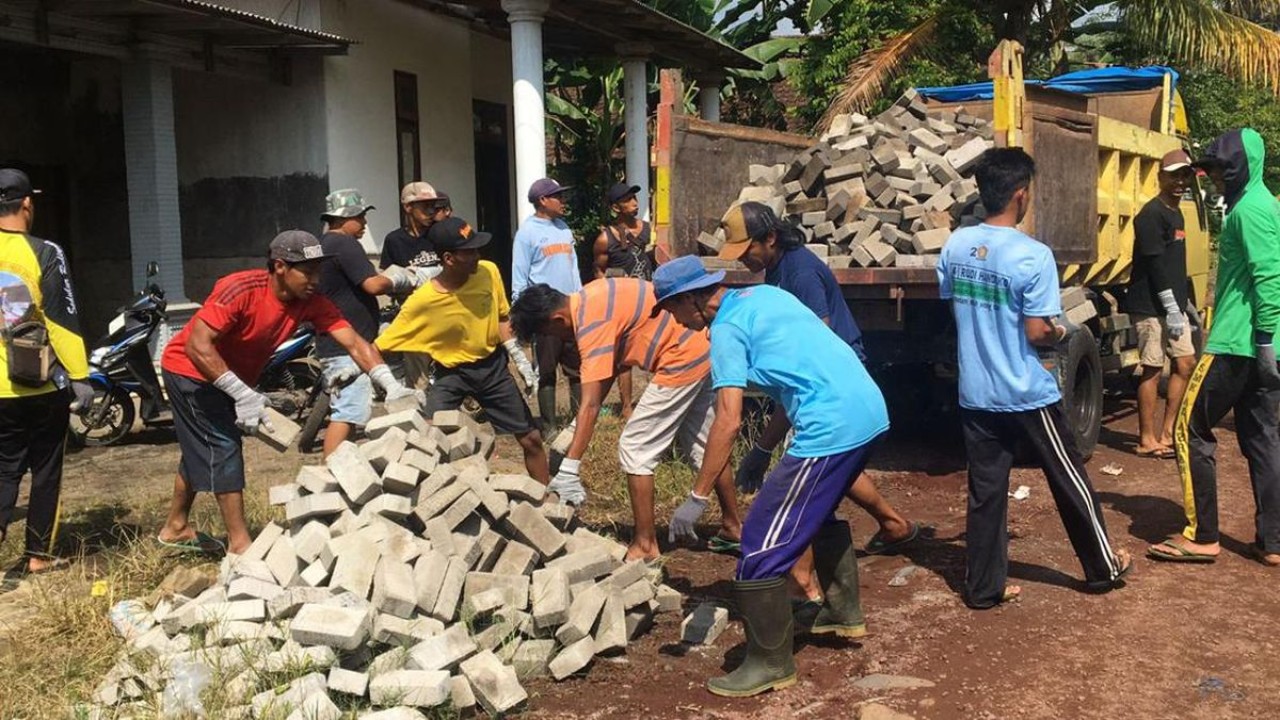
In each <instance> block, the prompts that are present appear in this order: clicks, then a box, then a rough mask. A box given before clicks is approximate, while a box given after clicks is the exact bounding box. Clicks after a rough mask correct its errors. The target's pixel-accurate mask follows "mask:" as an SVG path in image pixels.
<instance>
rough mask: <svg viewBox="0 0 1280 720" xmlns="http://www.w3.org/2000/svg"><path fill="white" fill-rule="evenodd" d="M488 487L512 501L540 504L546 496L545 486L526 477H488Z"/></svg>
mask: <svg viewBox="0 0 1280 720" xmlns="http://www.w3.org/2000/svg"><path fill="white" fill-rule="evenodd" d="M489 487H491V488H493V489H494V490H497V491H498V492H501V493H506V494H507V495H508V496H510V497H511V498H513V499H516V500H527V501H529V502H533V503H540V502H542V500H543V498H545V497H546V496H547V486H546V485H543V484H542V483H540V482H538V481H537V480H534V479H533V478H531V477H529V476H528V475H490V476H489Z"/></svg>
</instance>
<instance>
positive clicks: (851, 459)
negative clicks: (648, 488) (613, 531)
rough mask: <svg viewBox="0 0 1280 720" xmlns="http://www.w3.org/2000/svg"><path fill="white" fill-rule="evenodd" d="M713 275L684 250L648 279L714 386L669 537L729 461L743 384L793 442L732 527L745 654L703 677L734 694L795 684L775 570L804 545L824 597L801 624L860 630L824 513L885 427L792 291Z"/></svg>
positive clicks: (835, 523) (681, 528)
mask: <svg viewBox="0 0 1280 720" xmlns="http://www.w3.org/2000/svg"><path fill="white" fill-rule="evenodd" d="M723 279H724V273H723V272H715V273H708V272H707V271H706V270H705V269H704V268H703V267H702V262H701V261H700V260H698V258H696V257H693V256H686V257H682V258H678V259H676V260H673V261H671V262H669V263H667V264H665V265H662V266H661V267H659V268H658V270H657V272H656V273H654V278H653V282H654V292H655V294H656V296H657V299H658V308H659V309H665V310H668V311H670V312H671V314H672V315H673V316H674V317H675V319H676V321H677V322H679V323H680V324H681V325H683V326H684V327H686V328H689V329H690V330H694V331H701V330H705V329H707V328H710V331H711V382H712V387H714V388H715V389H716V416H715V421H714V423H713V424H712V426H711V432H710V434H709V436H708V438H707V444H706V450H705V453H704V455H703V461H702V468H701V469H700V471H699V474H698V479H697V481H696V482H695V484H694V489H693V491H692V492H690V493H689V499H688V500H686V501H685V502H684V504H682V505H681V506H680V507H679V508H678V509H677V510H676V512H675V514H674V515H673V516H672V519H671V531H670V534H671V539H672V540H673V541H674V540H675V539H677V538H693V539H696V538H697V533H696V532H695V531H694V524H695V523H696V522H697V520H698V518H699V517H700V516H701V515H702V513H703V511H705V510H706V508H707V503H708V500H709V498H710V493H711V490H712V488H713V487H714V485H715V479H716V477H717V476H718V475H719V474H720V472H721V471H722V470H723V469H724V468H725V467H727V466H728V464H729V460H730V452H731V450H732V449H733V443H734V440H735V439H736V438H737V436H738V430H739V428H740V427H741V424H742V398H743V393H744V391H745V390H746V389H747V388H748V387H751V388H758V389H760V390H762V391H764V392H765V393H766V394H768V395H769V397H771V398H773V400H774V401H775V402H777V403H778V404H779V405H780V406H781V407H782V408H784V409H785V410H786V413H787V417H788V418H790V420H791V422H792V425H793V426H794V427H795V440H794V441H793V442H792V444H791V447H790V448H789V449H788V450H787V453H786V454H785V455H784V456H783V457H782V460H781V461H780V462H779V463H778V466H777V467H776V468H774V470H773V472H772V473H770V474H769V477H768V478H767V479H766V480H765V482H764V485H763V486H762V487H761V489H760V493H759V494H758V495H757V496H756V500H755V503H754V504H752V506H751V511H750V512H749V513H748V514H747V518H746V521H745V522H744V523H743V526H742V556H741V558H740V559H739V561H738V570H737V577H736V578H735V581H734V596H735V598H736V600H737V604H738V610H739V611H740V612H741V613H742V616H743V618H744V619H745V620H746V622H745V630H746V634H747V657H746V659H745V660H744V661H743V663H742V665H740V666H739V667H738V668H737V669H735V670H734V671H733V672H731V673H729V674H728V675H726V676H724V677H719V678H713V679H712V680H710V681H709V682H708V683H707V687H708V689H709V690H711V692H713V693H715V694H717V695H726V696H731V697H745V696H748V695H755V694H757V693H761V692H764V691H766V690H769V689H774V688H782V687H786V686H788V685H791V684H792V683H794V682H795V678H796V674H795V661H794V658H793V656H792V634H793V630H792V625H793V621H792V614H791V604H790V602H789V599H788V597H787V587H786V581H785V578H786V575H787V573H788V572H789V571H790V570H791V567H792V566H793V565H794V564H795V562H796V560H797V559H798V558H799V557H800V556H801V555H802V554H803V553H804V551H805V549H806V548H808V547H809V545H810V544H812V545H813V546H814V552H815V555H816V558H815V561H816V562H815V564H816V567H817V571H818V580H819V583H820V585H821V586H822V590H823V594H824V596H825V602H824V604H823V606H822V609H821V610H820V611H819V612H818V616H817V618H816V619H815V620H814V623H813V627H812V628H811V630H810V632H813V633H827V634H835V635H840V636H843V637H860V636H862V635H865V634H866V621H865V619H864V618H863V615H862V607H861V604H860V602H859V596H858V562H857V558H856V556H855V553H854V550H853V539H852V537H850V535H849V526H848V524H847V523H845V522H843V521H840V520H837V519H836V517H835V510H836V507H837V506H838V505H839V504H840V498H841V497H843V496H844V494H845V492H846V491H847V490H848V489H849V486H850V485H852V484H853V481H854V479H855V478H857V477H858V475H859V474H861V473H862V470H863V468H865V467H866V464H867V459H868V458H869V457H870V454H871V449H872V447H873V446H874V444H875V442H876V440H877V439H878V438H879V437H880V436H881V435H883V434H884V433H885V431H887V430H888V429H889V414H888V411H887V410H886V409H885V404H884V397H883V396H882V395H881V394H880V389H879V388H877V387H876V384H875V383H874V382H873V381H872V380H871V376H870V375H868V374H867V371H866V369H865V368H864V367H863V366H862V362H861V361H860V360H859V359H858V356H857V355H856V354H855V353H854V351H853V349H852V348H850V347H849V345H848V344H846V343H845V342H844V341H843V340H841V339H840V338H839V337H838V336H836V334H835V333H834V332H832V331H831V329H830V328H828V327H827V326H826V325H825V324H824V323H823V322H822V321H821V320H820V319H818V316H817V315H814V314H813V312H812V311H811V310H809V308H807V307H805V306H804V305H803V304H802V303H801V302H800V301H799V300H797V299H796V298H795V296H793V295H791V294H790V293H788V292H786V291H785V290H780V289H778V288H775V287H770V286H756V287H752V288H746V289H741V290H729V289H727V288H725V287H723V286H721V285H720V282H721V281H722V280H723ZM798 348H803V352H798V351H797V349H798Z"/></svg>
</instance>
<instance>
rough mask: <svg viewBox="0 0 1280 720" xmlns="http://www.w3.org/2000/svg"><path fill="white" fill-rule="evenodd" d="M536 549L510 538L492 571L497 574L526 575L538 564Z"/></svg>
mask: <svg viewBox="0 0 1280 720" xmlns="http://www.w3.org/2000/svg"><path fill="white" fill-rule="evenodd" d="M538 559H539V558H538V551H537V550H534V549H533V548H531V547H529V546H528V545H525V544H524V543H522V542H518V541H516V540H511V541H509V542H508V543H507V547H506V548H505V549H504V550H503V551H502V555H501V557H499V558H498V562H497V563H495V564H494V566H493V570H492V572H494V573H497V574H499V575H528V574H530V573H532V572H533V568H534V567H536V566H537V564H538Z"/></svg>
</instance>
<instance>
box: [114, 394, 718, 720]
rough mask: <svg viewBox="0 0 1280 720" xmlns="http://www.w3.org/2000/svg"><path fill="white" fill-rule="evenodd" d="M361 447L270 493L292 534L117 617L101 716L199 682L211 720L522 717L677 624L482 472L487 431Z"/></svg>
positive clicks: (523, 490)
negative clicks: (216, 696) (217, 698)
mask: <svg viewBox="0 0 1280 720" xmlns="http://www.w3.org/2000/svg"><path fill="white" fill-rule="evenodd" d="M367 435H368V437H369V441H368V442H366V443H364V444H362V445H359V446H357V445H355V444H352V443H344V444H343V445H342V446H340V447H339V448H338V450H336V451H335V452H334V453H332V454H331V455H330V456H329V457H328V458H327V460H326V462H325V465H324V466H306V467H303V468H302V469H301V471H300V472H299V474H298V476H297V479H296V481H295V482H293V483H289V484H284V485H278V486H276V487H273V488H271V490H270V500H271V503H272V504H273V505H279V506H282V507H283V511H284V516H285V519H286V521H287V522H286V524H285V525H277V524H274V523H273V524H269V525H267V526H266V527H265V528H264V529H263V530H262V532H261V533H259V535H258V536H257V538H256V539H255V540H254V542H253V545H252V546H251V547H250V548H249V549H248V551H247V552H245V553H244V554H242V555H239V556H236V557H233V558H228V559H226V560H224V561H223V563H222V566H221V572H220V574H219V575H218V576H217V577H216V579H215V578H214V577H212V573H210V574H209V577H207V578H206V579H205V580H204V581H203V582H201V581H200V580H199V579H198V578H199V576H198V575H196V576H195V577H196V578H197V579H196V580H190V581H179V582H178V584H177V586H176V587H170V588H169V590H170V593H168V594H166V595H165V596H164V597H162V598H159V599H157V598H151V599H149V601H148V600H139V601H128V602H130V603H133V604H134V607H135V610H136V612H135V613H134V615H133V616H132V618H131V619H130V620H129V622H128V623H126V624H123V625H124V630H123V632H122V634H124V635H126V637H127V639H128V642H127V647H126V648H125V650H124V651H122V653H121V657H120V661H119V663H118V664H117V665H116V666H115V668H113V669H112V670H111V672H110V673H109V674H108V675H107V677H106V678H105V679H104V680H103V681H102V683H101V685H100V686H99V687H98V688H97V691H96V692H95V694H94V698H93V701H94V703H95V704H96V706H97V710H96V711H97V712H98V713H99V714H100V715H101V716H103V717H108V716H109V717H117V716H120V715H115V714H108V713H117V712H118V709H119V707H121V706H123V707H126V708H127V707H129V706H131V705H132V706H136V707H142V708H150V711H151V712H152V713H154V712H155V710H156V709H157V705H160V706H162V707H160V708H159V709H160V710H161V712H162V714H163V713H166V712H169V711H167V710H165V709H164V708H163V704H164V702H165V701H166V700H169V699H170V698H171V697H173V696H180V695H181V693H174V692H173V690H172V688H168V687H167V686H168V685H169V684H171V683H173V682H175V680H176V679H177V678H179V677H183V678H187V677H189V676H190V674H191V668H192V667H193V666H194V667H197V668H201V669H202V670H201V672H202V673H203V674H204V676H205V677H212V678H213V680H212V683H213V684H216V686H217V690H218V691H220V692H221V693H223V698H224V699H226V700H227V701H228V702H227V703H226V704H228V705H229V706H231V707H232V709H231V710H228V711H223V712H222V713H220V715H219V716H220V717H223V718H229V717H246V718H248V717H251V718H281V719H282V720H283V719H289V720H294V719H297V720H302V719H303V718H306V719H307V720H336V719H337V718H339V717H342V716H349V715H345V713H347V712H349V711H350V710H353V709H354V710H357V711H359V712H365V713H368V714H362V715H359V717H370V718H384V719H387V718H416V717H422V716H421V715H420V714H419V713H420V710H418V708H427V707H433V706H446V707H447V704H449V703H451V704H452V706H453V708H455V709H457V710H458V711H462V712H466V711H469V710H473V709H475V708H476V707H477V705H478V706H479V708H482V709H483V710H484V711H486V712H488V713H490V714H495V715H496V714H501V713H505V712H508V711H511V710H512V709H514V708H516V707H518V706H520V705H521V703H523V702H524V701H525V700H526V698H527V695H526V692H525V689H524V688H523V687H522V685H521V681H522V680H524V679H527V678H532V677H538V676H550V677H552V678H554V679H556V680H561V679H564V678H566V677H569V676H570V675H573V674H574V673H578V672H579V671H582V670H583V669H584V668H586V667H587V665H588V664H589V663H590V662H591V660H592V658H594V657H595V656H597V655H607V654H615V653H621V652H624V651H625V650H626V647H627V643H628V642H629V641H630V640H632V639H634V638H636V637H637V636H638V635H639V634H641V633H643V632H645V631H646V630H647V629H648V628H649V627H650V626H651V625H652V621H653V618H654V615H655V614H657V613H660V612H669V611H670V612H678V611H680V609H681V603H682V597H681V595H680V594H679V593H678V592H677V591H675V590H674V589H672V588H671V587H669V586H667V585H665V584H662V576H661V570H660V569H656V568H653V567H651V566H650V565H648V564H646V563H643V562H639V561H636V562H623V557H624V555H625V552H626V548H625V546H623V545H622V544H620V543H618V542H616V541H614V540H612V539H610V538H607V537H604V536H602V535H599V534H597V533H594V532H592V531H590V530H588V529H587V528H585V527H581V526H578V525H577V523H576V521H575V517H574V513H573V509H572V508H571V507H570V506H567V505H562V504H559V503H557V502H549V501H545V502H544V499H545V497H544V496H545V494H546V493H545V488H544V486H543V485H541V484H540V483H538V482H537V481H535V480H534V479H533V478H530V477H527V476H524V475H502V474H490V472H489V467H488V461H487V458H488V456H489V454H490V453H491V452H492V449H493V444H494V437H493V434H492V432H490V431H489V429H488V426H481V425H478V424H477V423H475V422H474V421H473V420H472V419H471V418H470V417H469V416H467V415H466V414H465V413H461V412H453V411H451V412H440V413H436V415H435V416H434V417H433V418H432V419H431V421H430V422H428V421H427V420H426V418H424V417H423V416H422V415H421V414H420V413H419V412H418V411H417V410H416V409H415V408H409V409H405V410H402V411H399V412H393V413H390V414H387V415H384V416H382V417H378V418H374V419H373V420H372V421H371V422H370V423H369V425H368V427H367ZM184 570H185V569H184ZM170 585H172V583H170ZM707 612H711V611H703V613H704V614H705V613H707ZM114 615H115V614H114V613H113V621H114V619H115V617H114ZM716 620H719V621H720V622H719V623H718V625H719V627H714V628H706V627H705V626H707V625H708V624H710V625H712V626H715V625H717V623H716V622H715V621H716ZM695 624H700V625H701V626H703V627H704V628H705V629H704V630H699V631H698V632H702V633H705V632H707V631H709V630H712V629H714V630H715V631H716V632H718V630H719V629H720V628H722V627H723V620H722V618H720V617H713V618H710V619H709V622H702V621H701V619H699V621H696V622H695ZM121 627H122V624H119V623H118V624H117V628H121ZM171 702H172V701H171ZM108 708H110V710H108ZM144 714H145V713H144ZM179 714H180V713H179ZM150 716H154V714H152V715H150Z"/></svg>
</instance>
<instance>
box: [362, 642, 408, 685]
mask: <svg viewBox="0 0 1280 720" xmlns="http://www.w3.org/2000/svg"><path fill="white" fill-rule="evenodd" d="M408 666H409V649H408V648H401V647H397V648H391V649H390V650H388V651H386V652H384V653H382V654H381V655H378V656H377V657H375V658H374V659H373V660H371V661H370V662H369V665H368V667H366V668H365V673H366V674H368V676H369V679H370V680H372V679H373V678H376V677H378V676H379V675H382V674H383V673H389V672H392V671H394V670H404V669H406V668H407V667H408Z"/></svg>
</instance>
